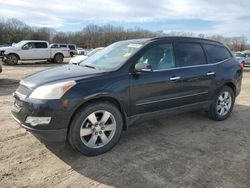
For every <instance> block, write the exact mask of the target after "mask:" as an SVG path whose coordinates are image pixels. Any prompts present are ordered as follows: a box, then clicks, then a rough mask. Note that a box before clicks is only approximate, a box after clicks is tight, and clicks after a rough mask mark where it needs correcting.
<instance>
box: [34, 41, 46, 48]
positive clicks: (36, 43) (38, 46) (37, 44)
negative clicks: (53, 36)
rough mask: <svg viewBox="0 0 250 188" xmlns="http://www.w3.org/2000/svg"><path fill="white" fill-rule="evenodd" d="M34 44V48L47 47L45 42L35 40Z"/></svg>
mask: <svg viewBox="0 0 250 188" xmlns="http://www.w3.org/2000/svg"><path fill="white" fill-rule="evenodd" d="M34 45H35V48H47V47H48V46H47V43H45V42H35V43H34Z"/></svg>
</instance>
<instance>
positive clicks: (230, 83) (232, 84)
mask: <svg viewBox="0 0 250 188" xmlns="http://www.w3.org/2000/svg"><path fill="white" fill-rule="evenodd" d="M224 86H228V87H230V88H231V89H232V90H233V92H234V95H236V86H235V84H234V83H233V82H226V83H225V84H224Z"/></svg>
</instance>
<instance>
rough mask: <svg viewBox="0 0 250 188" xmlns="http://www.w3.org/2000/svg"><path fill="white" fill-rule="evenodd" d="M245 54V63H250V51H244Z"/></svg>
mask: <svg viewBox="0 0 250 188" xmlns="http://www.w3.org/2000/svg"><path fill="white" fill-rule="evenodd" d="M242 53H243V54H244V55H245V59H244V61H243V62H242V63H243V64H244V65H250V51H249V50H246V51H243V52H242Z"/></svg>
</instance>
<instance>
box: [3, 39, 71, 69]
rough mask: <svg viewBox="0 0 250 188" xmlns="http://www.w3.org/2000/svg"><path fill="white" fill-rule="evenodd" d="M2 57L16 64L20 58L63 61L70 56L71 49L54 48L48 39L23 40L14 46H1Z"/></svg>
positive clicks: (4, 60) (5, 61)
mask: <svg viewBox="0 0 250 188" xmlns="http://www.w3.org/2000/svg"><path fill="white" fill-rule="evenodd" d="M0 57H1V58H2V60H3V62H4V63H7V64H11V65H16V64H17V63H18V60H22V61H25V60H53V61H54V62H55V63H62V62H63V58H64V57H69V50H68V49H67V48H65V49H52V48H50V47H49V43H48V42H47V41H38V40H23V41H21V42H19V43H17V44H15V45H13V46H9V47H4V48H0Z"/></svg>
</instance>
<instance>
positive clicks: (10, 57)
mask: <svg viewBox="0 0 250 188" xmlns="http://www.w3.org/2000/svg"><path fill="white" fill-rule="evenodd" d="M4 63H5V64H9V65H16V64H17V63H18V57H17V56H16V55H15V54H10V55H7V59H6V61H4Z"/></svg>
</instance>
